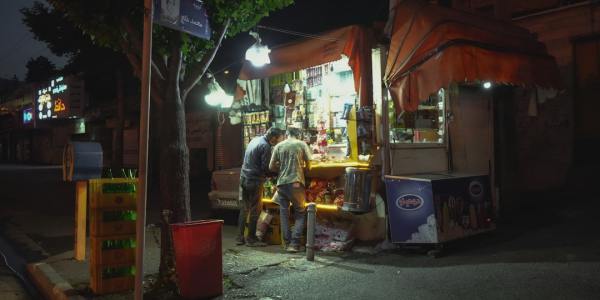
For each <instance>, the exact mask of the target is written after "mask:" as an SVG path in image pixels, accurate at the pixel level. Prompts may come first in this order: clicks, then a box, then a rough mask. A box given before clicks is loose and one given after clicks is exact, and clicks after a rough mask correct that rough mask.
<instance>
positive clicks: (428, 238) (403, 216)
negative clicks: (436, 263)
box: [386, 178, 438, 244]
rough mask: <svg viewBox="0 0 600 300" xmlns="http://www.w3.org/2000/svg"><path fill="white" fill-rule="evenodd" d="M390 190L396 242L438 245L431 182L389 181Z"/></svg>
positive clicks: (392, 233) (391, 214)
mask: <svg viewBox="0 0 600 300" xmlns="http://www.w3.org/2000/svg"><path fill="white" fill-rule="evenodd" d="M386 190H387V196H388V197H387V199H388V201H387V202H388V212H389V219H390V231H391V235H392V242H394V243H415V244H421V243H437V242H438V237H437V225H436V220H435V214H434V207H433V201H432V199H433V191H432V188H431V182H430V181H428V180H413V179H409V178H394V179H391V178H386Z"/></svg>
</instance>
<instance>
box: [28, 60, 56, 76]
mask: <svg viewBox="0 0 600 300" xmlns="http://www.w3.org/2000/svg"><path fill="white" fill-rule="evenodd" d="M26 67H27V74H26V75H25V81H26V82H42V81H46V80H48V79H50V77H52V76H54V75H56V66H55V65H54V64H53V63H52V62H51V61H50V60H49V59H48V58H47V57H45V56H38V57H36V58H30V59H29V61H27V65H26Z"/></svg>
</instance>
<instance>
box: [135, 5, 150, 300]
mask: <svg viewBox="0 0 600 300" xmlns="http://www.w3.org/2000/svg"><path fill="white" fill-rule="evenodd" d="M142 47H143V49H142V91H141V94H142V97H141V99H140V140H139V157H138V170H139V171H138V189H137V206H136V207H137V208H136V209H137V220H136V245H137V247H136V255H135V290H134V299H135V300H142V299H143V298H144V288H143V285H142V283H143V279H144V248H145V234H146V196H147V195H146V180H147V173H146V169H147V166H148V128H149V127H150V126H149V115H150V76H151V74H150V58H151V55H152V0H144V38H143V44H142Z"/></svg>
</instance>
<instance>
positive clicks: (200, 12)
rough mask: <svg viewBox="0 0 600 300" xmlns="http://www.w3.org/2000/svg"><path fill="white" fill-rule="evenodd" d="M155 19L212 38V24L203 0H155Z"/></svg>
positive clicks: (161, 23) (171, 26) (163, 24)
mask: <svg viewBox="0 0 600 300" xmlns="http://www.w3.org/2000/svg"><path fill="white" fill-rule="evenodd" d="M153 21H154V22H155V23H157V24H159V25H162V26H165V27H169V28H171V29H175V30H178V31H183V32H185V33H189V34H191V35H193V36H197V37H199V38H202V39H206V40H210V34H211V31H210V24H209V23H208V15H207V14H206V7H205V5H204V3H203V2H202V0H154V20H153Z"/></svg>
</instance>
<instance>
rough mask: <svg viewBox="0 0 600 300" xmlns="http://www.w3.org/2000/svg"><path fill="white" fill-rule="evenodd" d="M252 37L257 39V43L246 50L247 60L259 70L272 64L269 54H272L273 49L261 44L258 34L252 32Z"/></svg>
mask: <svg viewBox="0 0 600 300" xmlns="http://www.w3.org/2000/svg"><path fill="white" fill-rule="evenodd" d="M250 35H251V36H253V37H254V39H256V42H255V43H254V45H252V46H251V47H250V48H248V50H246V60H248V61H250V62H251V63H252V65H253V66H255V67H257V68H259V67H262V66H264V65H267V64H270V63H271V59H270V58H269V53H271V49H269V47H267V46H266V45H263V44H262V43H261V40H260V37H259V36H258V32H253V31H250Z"/></svg>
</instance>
